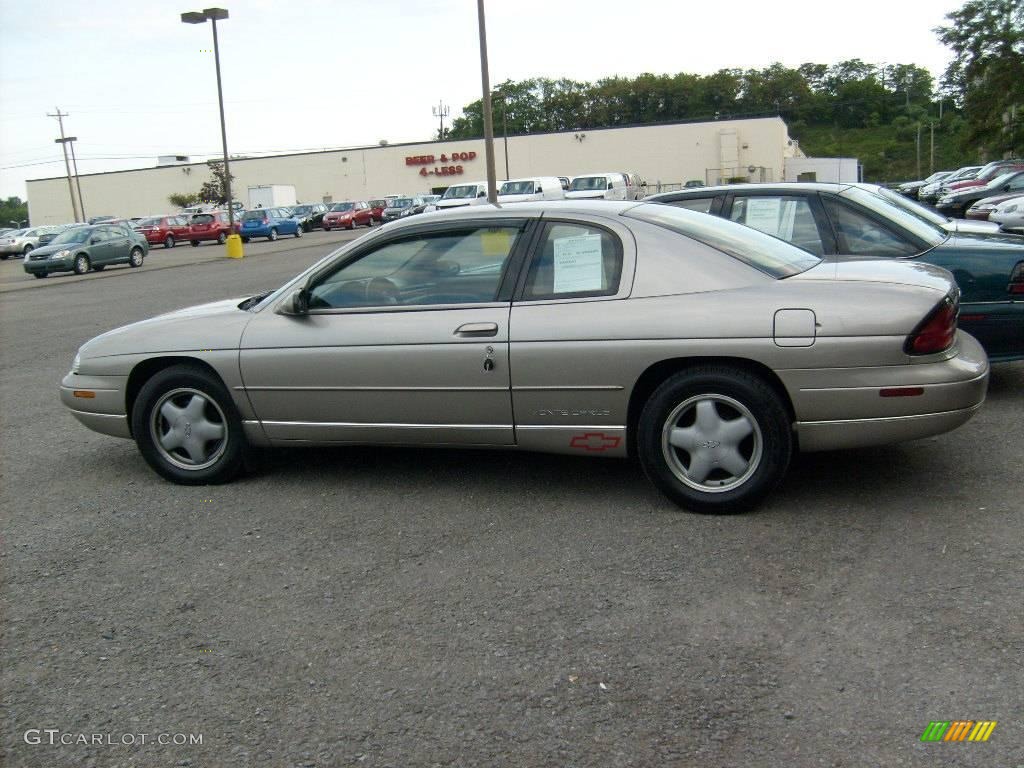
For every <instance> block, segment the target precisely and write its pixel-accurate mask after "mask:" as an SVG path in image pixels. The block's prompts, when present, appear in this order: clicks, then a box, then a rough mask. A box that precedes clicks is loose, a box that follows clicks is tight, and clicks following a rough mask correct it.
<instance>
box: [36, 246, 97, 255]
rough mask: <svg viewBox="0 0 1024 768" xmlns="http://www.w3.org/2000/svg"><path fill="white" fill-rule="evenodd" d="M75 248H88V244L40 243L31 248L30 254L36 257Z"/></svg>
mask: <svg viewBox="0 0 1024 768" xmlns="http://www.w3.org/2000/svg"><path fill="white" fill-rule="evenodd" d="M77 248H88V245H86V244H85V243H61V244H59V245H52V244H51V245H41V246H39V247H38V248H34V249H32V255H33V256H36V257H39V256H50V255H51V254H54V253H57V251H64V250H69V251H73V250H75V249H77Z"/></svg>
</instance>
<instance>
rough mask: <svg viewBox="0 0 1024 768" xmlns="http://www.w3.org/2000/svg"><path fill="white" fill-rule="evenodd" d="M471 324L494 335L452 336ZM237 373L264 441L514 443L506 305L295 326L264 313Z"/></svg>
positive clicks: (336, 316)
mask: <svg viewBox="0 0 1024 768" xmlns="http://www.w3.org/2000/svg"><path fill="white" fill-rule="evenodd" d="M477 323H480V324H491V325H493V326H495V327H496V328H497V330H496V332H495V335H494V336H490V337H485V338H481V337H477V336H465V335H457V333H456V331H457V329H459V328H460V327H463V326H465V325H467V324H477ZM487 360H490V361H491V363H489V364H488V363H486V361H487ZM240 364H241V371H242V378H243V381H244V382H245V388H246V391H247V393H248V395H249V399H250V401H251V403H252V405H253V408H254V410H255V412H256V414H257V416H258V417H259V418H260V419H261V420H262V421H263V425H264V429H265V430H266V432H267V435H268V436H269V437H270V438H271V439H276V440H314V441H343V442H344V441H348V442H372V443H421V442H430V443H456V444H488V445H510V444H512V443H513V442H514V436H513V429H512V401H511V392H510V389H509V371H508V305H507V304H499V305H494V306H491V307H487V308H480V307H473V308H469V307H467V308H458V309H434V310H421V311H379V312H365V313H360V312H356V313H345V312H342V313H328V314H311V315H308V316H304V317H292V316H285V315H277V314H273V313H272V312H269V311H265V312H263V313H261V314H260V315H259V316H257V317H256V318H255V319H254V320H253V322H252V323H250V324H249V326H248V328H247V329H246V332H245V337H244V338H243V341H242V349H241V359H240Z"/></svg>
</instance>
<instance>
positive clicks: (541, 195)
mask: <svg viewBox="0 0 1024 768" xmlns="http://www.w3.org/2000/svg"><path fill="white" fill-rule="evenodd" d="M564 199H565V190H563V189H562V183H561V182H560V181H559V180H558V177H557V176H533V177H531V178H528V179H509V180H508V181H504V182H502V183H501V186H500V187H498V202H499V203H532V202H534V201H536V200H564Z"/></svg>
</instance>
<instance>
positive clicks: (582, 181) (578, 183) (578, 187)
mask: <svg viewBox="0 0 1024 768" xmlns="http://www.w3.org/2000/svg"><path fill="white" fill-rule="evenodd" d="M595 189H608V179H606V178H605V177H604V176H577V177H576V178H575V179H573V180H572V184H570V185H569V191H570V192H589V191H591V190H595Z"/></svg>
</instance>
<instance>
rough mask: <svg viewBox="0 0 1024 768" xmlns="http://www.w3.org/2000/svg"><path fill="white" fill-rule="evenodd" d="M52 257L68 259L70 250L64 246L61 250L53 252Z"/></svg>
mask: <svg viewBox="0 0 1024 768" xmlns="http://www.w3.org/2000/svg"><path fill="white" fill-rule="evenodd" d="M53 258H55V259H70V258H71V251H69V250H68V249H67V248H65V249H64V250H63V251H57V252H56V253H55V254H53Z"/></svg>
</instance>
